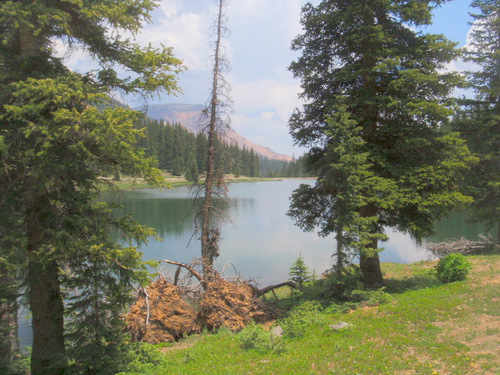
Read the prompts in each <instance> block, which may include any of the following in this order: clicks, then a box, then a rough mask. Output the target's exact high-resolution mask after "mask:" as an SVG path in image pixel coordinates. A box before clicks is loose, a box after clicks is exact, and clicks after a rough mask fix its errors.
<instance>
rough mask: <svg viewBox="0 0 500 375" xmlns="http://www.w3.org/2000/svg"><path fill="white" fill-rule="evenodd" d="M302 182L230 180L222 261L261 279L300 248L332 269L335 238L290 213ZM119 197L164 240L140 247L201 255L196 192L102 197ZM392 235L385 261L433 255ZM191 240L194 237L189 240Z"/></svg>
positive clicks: (453, 230) (152, 253)
mask: <svg viewBox="0 0 500 375" xmlns="http://www.w3.org/2000/svg"><path fill="white" fill-rule="evenodd" d="M300 183H311V181H300V180H284V181H269V182H259V183H237V184H231V185H230V189H229V194H230V198H231V207H230V211H229V214H230V216H231V218H232V221H231V222H228V223H225V224H224V225H223V226H222V239H221V243H220V253H221V258H220V259H219V260H218V264H217V265H218V267H219V268H220V269H222V268H223V266H224V264H227V263H231V264H233V265H234V267H235V268H236V269H237V271H238V272H239V273H240V274H241V275H242V276H243V277H245V278H252V279H255V280H257V281H259V282H260V283H262V284H267V283H273V282H280V281H283V280H286V279H287V278H288V270H289V268H290V266H291V264H292V263H293V262H294V261H295V259H296V258H297V256H298V255H299V252H301V253H302V256H303V257H304V258H305V261H306V264H307V265H308V266H309V267H310V269H311V270H312V269H314V270H315V271H316V273H318V274H319V273H322V272H324V271H325V270H327V269H329V268H330V267H331V265H332V263H333V259H331V254H332V253H333V250H334V248H335V242H334V240H333V239H332V238H331V237H329V238H322V237H319V236H318V235H316V234H315V233H304V232H302V231H301V230H300V229H299V228H297V227H296V226H295V225H294V224H293V221H292V220H291V219H290V218H289V217H287V216H286V212H287V210H288V207H289V197H290V195H291V193H292V191H293V190H294V189H296V188H297V187H298V186H299V184H300ZM117 198H118V199H119V201H121V203H122V205H123V209H121V210H120V212H119V213H120V214H125V213H131V214H132V215H133V217H134V218H135V219H136V220H137V221H138V222H139V223H141V224H144V225H147V226H150V227H152V228H155V229H156V231H157V232H158V234H159V236H160V238H162V239H163V241H157V240H155V239H151V240H150V241H149V243H148V244H147V245H146V246H142V247H141V250H142V251H143V252H144V254H145V258H146V259H153V258H154V259H163V258H169V259H172V260H176V261H180V262H189V261H191V260H192V259H193V257H199V256H200V243H199V241H198V240H197V238H196V237H193V231H194V215H195V212H196V209H195V208H194V207H193V202H194V201H193V197H192V196H191V194H190V192H189V189H188V188H187V187H180V188H176V189H174V190H159V189H143V190H136V191H130V192H125V193H120V195H116V194H114V195H113V194H110V193H107V194H105V195H104V199H106V200H110V199H117ZM436 230H437V231H438V232H439V234H438V235H436V236H433V237H431V238H429V239H427V241H432V242H436V241H442V240H444V239H446V238H456V237H460V236H466V237H469V238H474V237H475V236H476V237H477V234H478V233H480V232H481V231H482V230H484V228H483V227H481V226H480V225H470V224H468V223H466V222H465V214H458V215H453V216H452V217H451V218H450V219H447V220H443V221H441V222H439V223H438V224H437V225H436ZM388 235H389V240H388V241H387V242H386V243H383V244H381V246H383V247H384V249H385V250H384V251H383V252H382V253H381V261H383V262H384V261H390V262H398V263H412V262H415V261H419V260H424V259H429V258H430V254H429V253H428V252H427V251H426V250H425V249H424V248H422V247H421V246H419V245H417V244H416V243H415V241H414V240H413V239H412V238H411V237H410V236H408V235H405V234H402V233H399V232H395V231H391V230H389V231H388ZM190 240H191V241H190Z"/></svg>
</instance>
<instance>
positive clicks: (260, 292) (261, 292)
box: [255, 281, 297, 297]
mask: <svg viewBox="0 0 500 375" xmlns="http://www.w3.org/2000/svg"><path fill="white" fill-rule="evenodd" d="M282 286H289V287H290V288H293V289H297V284H295V283H294V282H293V281H285V282H284V283H279V284H275V285H269V286H266V287H265V288H262V289H257V292H256V295H255V297H260V296H263V295H264V294H266V293H267V292H269V291H271V290H272V291H273V292H274V289H278V288H281V287H282Z"/></svg>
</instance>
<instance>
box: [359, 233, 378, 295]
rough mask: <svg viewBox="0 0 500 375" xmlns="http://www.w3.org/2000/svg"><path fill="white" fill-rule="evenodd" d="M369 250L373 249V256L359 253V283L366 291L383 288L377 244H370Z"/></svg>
mask: <svg viewBox="0 0 500 375" xmlns="http://www.w3.org/2000/svg"><path fill="white" fill-rule="evenodd" d="M371 248H373V249H374V251H373V254H365V253H363V252H361V255H360V257H359V258H360V261H359V267H360V269H361V282H362V283H363V285H364V286H365V288H368V289H377V288H381V287H382V286H384V280H383V278H382V270H381V269H380V260H379V256H378V252H377V251H376V250H375V249H376V248H377V242H376V241H375V243H374V244H372V246H371Z"/></svg>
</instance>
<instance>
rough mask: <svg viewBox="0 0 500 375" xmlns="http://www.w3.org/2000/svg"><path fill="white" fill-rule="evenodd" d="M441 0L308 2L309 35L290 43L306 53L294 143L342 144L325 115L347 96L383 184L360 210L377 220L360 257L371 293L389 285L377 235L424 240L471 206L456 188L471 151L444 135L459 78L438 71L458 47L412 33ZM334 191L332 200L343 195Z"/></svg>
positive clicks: (300, 64) (298, 67) (320, 148)
mask: <svg viewBox="0 0 500 375" xmlns="http://www.w3.org/2000/svg"><path fill="white" fill-rule="evenodd" d="M443 2H444V1H439V0H437V1H421V0H405V1H394V0H355V1H352V0H351V1H348V0H323V1H321V2H320V3H319V4H318V5H317V6H313V5H311V4H307V5H306V6H305V7H304V8H303V12H302V20H301V22H302V25H303V26H304V29H305V31H304V33H303V34H302V35H300V36H298V37H297V38H296V39H295V40H294V41H293V43H292V48H293V49H294V50H296V51H300V52H301V53H302V55H301V56H300V57H299V58H298V59H297V60H296V61H294V62H293V63H292V64H291V66H290V70H291V71H292V72H293V73H294V75H295V76H296V77H298V78H300V79H301V81H302V88H303V91H302V93H301V97H302V98H303V99H305V101H306V104H305V105H304V107H303V109H302V110H300V111H299V110H296V111H295V112H294V114H293V115H292V117H291V118H290V122H289V124H290V129H291V133H292V136H293V137H294V139H295V141H296V142H297V143H298V144H299V145H301V146H305V147H310V148H311V153H312V154H313V155H321V154H326V153H327V149H328V148H329V147H334V148H335V147H339V146H341V142H342V141H341V140H335V139H334V138H332V135H331V134H332V133H331V128H330V127H329V125H328V122H327V117H328V116H329V115H331V114H332V111H333V112H335V111H336V110H337V109H336V108H335V107H334V105H336V104H338V103H339V98H342V102H343V104H344V105H345V106H346V111H347V112H348V113H349V114H350V118H351V119H352V120H353V121H355V123H356V126H357V127H358V126H359V127H360V128H361V130H360V136H361V139H362V140H363V142H364V145H363V147H362V149H361V151H362V152H363V153H366V154H367V157H366V162H367V163H368V164H369V165H370V167H369V172H370V173H372V174H373V176H374V177H376V178H377V186H376V187H374V188H370V190H367V191H364V189H363V195H364V196H365V197H366V201H365V203H364V204H363V205H362V206H361V207H359V209H358V210H357V212H358V213H359V216H360V217H361V218H364V219H366V220H368V221H370V225H369V228H367V229H368V230H369V232H370V233H372V234H373V236H372V241H371V242H370V244H368V245H367V246H365V247H364V248H363V250H362V251H361V252H360V267H361V270H362V277H363V282H364V284H365V285H366V286H368V287H376V286H379V285H382V273H381V270H380V263H379V256H378V251H379V248H378V241H377V240H376V235H380V234H383V233H384V228H385V227H393V228H396V229H398V230H402V231H405V232H409V233H410V234H412V235H413V236H414V237H415V238H417V239H420V238H421V237H422V236H423V235H426V234H429V233H430V232H431V231H432V224H433V222H434V220H435V219H437V218H439V217H441V216H442V215H443V214H444V213H446V212H447V211H448V210H449V209H450V208H451V207H455V206H457V205H460V204H463V203H464V202H466V201H468V199H467V198H466V197H464V196H463V195H461V194H460V193H459V192H458V191H457V183H458V180H459V177H460V174H461V173H462V172H463V170H464V169H465V168H466V163H467V162H468V159H469V154H468V150H467V148H466V146H465V145H464V142H463V141H461V140H460V139H459V138H458V137H457V135H456V134H448V135H443V134H442V133H441V131H440V127H441V125H442V124H443V123H445V122H447V118H448V116H450V115H451V113H452V112H451V110H450V103H449V102H447V100H446V98H447V96H448V95H449V93H450V91H451V90H452V89H453V88H454V87H455V85H456V84H457V83H458V80H459V79H458V77H457V75H454V74H450V73H440V69H441V68H443V67H444V65H445V64H446V63H447V62H449V61H451V60H452V59H454V58H455V57H456V56H457V51H456V50H455V48H454V44H453V43H450V42H449V41H447V40H446V39H445V38H444V37H442V36H439V35H422V34H419V33H417V32H415V31H414V28H415V27H419V26H421V25H425V24H429V23H430V21H431V12H432V9H433V7H435V6H438V5H439V4H441V3H443ZM332 141H335V142H340V143H338V144H335V145H332ZM333 162H335V160H327V159H326V158H325V159H324V163H328V164H331V163H333ZM321 168H323V167H321V166H320V165H319V164H317V163H315V164H313V165H312V169H311V170H310V172H311V173H312V174H316V173H317V172H318V171H319V170H321ZM333 187H335V184H333V186H332V190H330V191H329V192H328V194H331V195H332V197H333V198H334V199H337V194H338V192H337V191H336V190H335V189H334V188H333ZM375 192H376V193H375ZM318 193H320V194H321V192H318ZM332 214H333V215H337V212H332ZM371 218H374V219H373V220H372V219H371Z"/></svg>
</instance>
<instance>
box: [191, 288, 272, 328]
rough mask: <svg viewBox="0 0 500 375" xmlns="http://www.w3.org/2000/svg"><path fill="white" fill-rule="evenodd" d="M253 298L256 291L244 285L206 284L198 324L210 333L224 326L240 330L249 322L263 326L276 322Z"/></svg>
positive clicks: (262, 305) (268, 310)
mask: <svg viewBox="0 0 500 375" xmlns="http://www.w3.org/2000/svg"><path fill="white" fill-rule="evenodd" d="M255 296H256V289H255V288H254V287H253V286H251V285H249V284H246V283H242V284H235V283H231V282H228V281H226V280H224V279H218V280H216V281H212V282H209V283H207V290H206V292H205V295H204V297H203V299H202V301H201V303H200V311H199V313H198V321H199V322H200V325H203V326H205V327H207V328H208V329H209V330H216V329H218V328H221V327H225V328H228V329H230V330H231V331H239V330H241V329H243V328H244V327H245V326H246V325H247V324H248V323H249V322H250V321H251V320H254V321H257V322H259V323H264V322H266V321H269V320H272V319H275V318H276V315H275V314H274V313H273V312H272V311H271V310H270V309H269V308H265V306H264V304H263V303H262V302H261V301H260V300H258V299H256V298H255Z"/></svg>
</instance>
